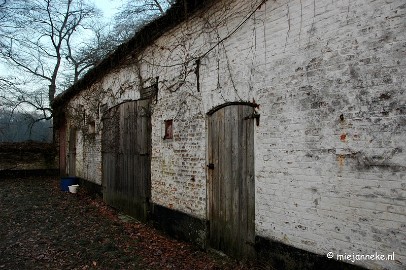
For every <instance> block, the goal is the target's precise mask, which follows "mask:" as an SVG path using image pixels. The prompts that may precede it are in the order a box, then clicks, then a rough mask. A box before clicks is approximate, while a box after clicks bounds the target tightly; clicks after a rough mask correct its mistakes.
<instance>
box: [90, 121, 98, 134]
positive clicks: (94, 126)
mask: <svg viewBox="0 0 406 270" xmlns="http://www.w3.org/2000/svg"><path fill="white" fill-rule="evenodd" d="M95 133H96V123H95V122H94V121H91V122H90V123H89V134H95Z"/></svg>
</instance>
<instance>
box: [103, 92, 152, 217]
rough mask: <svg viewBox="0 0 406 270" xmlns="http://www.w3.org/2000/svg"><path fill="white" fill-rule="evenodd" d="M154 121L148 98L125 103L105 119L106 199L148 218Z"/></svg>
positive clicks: (110, 112)
mask: <svg viewBox="0 0 406 270" xmlns="http://www.w3.org/2000/svg"><path fill="white" fill-rule="evenodd" d="M150 149H151V124H150V112H149V100H139V101H131V102H126V103H123V104H121V105H119V106H117V107H115V108H113V109H111V110H110V111H109V112H108V113H107V117H105V118H104V120H103V139H102V152H103V154H102V157H103V185H104V199H105V201H106V202H107V203H108V204H110V205H112V206H113V207H116V208H118V209H120V210H122V211H124V212H126V213H128V214H130V215H132V216H134V217H137V218H138V219H141V220H145V219H146V217H147V211H148V201H149V197H150V194H151V187H150V178H151V177H150V175H151V172H150V170H151V168H150V167H151V162H150V151H151V150H150Z"/></svg>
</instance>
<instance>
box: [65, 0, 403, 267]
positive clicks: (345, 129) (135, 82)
mask: <svg viewBox="0 0 406 270" xmlns="http://www.w3.org/2000/svg"><path fill="white" fill-rule="evenodd" d="M260 2H262V1H219V2H216V3H214V4H212V6H211V8H210V10H209V11H206V10H204V11H203V12H201V13H199V14H197V15H196V16H195V17H194V18H193V19H191V20H189V21H187V22H185V23H183V24H182V25H180V26H179V27H177V28H175V29H173V30H171V31H169V32H168V33H166V34H165V35H163V36H162V37H161V38H159V39H158V40H156V41H155V42H154V43H153V44H152V45H151V46H150V47H149V48H147V49H146V50H145V51H144V52H142V53H141V54H140V55H138V56H137V57H136V58H132V59H128V63H129V65H127V66H126V67H124V68H121V69H120V70H116V71H114V72H112V73H110V74H109V75H108V76H106V77H105V78H104V79H103V80H102V81H101V82H100V84H98V85H97V86H94V87H93V89H91V91H90V90H88V91H85V93H87V94H83V95H82V97H77V98H75V99H74V100H73V101H72V102H71V105H72V108H73V107H75V106H76V105H75V104H79V103H81V104H84V105H85V110H86V108H87V111H89V115H93V117H94V119H95V120H96V127H97V128H96V130H97V133H96V136H95V138H96V139H95V141H94V142H93V143H92V144H89V146H87V145H86V144H82V145H83V146H85V147H84V148H83V151H84V152H85V153H84V154H83V155H82V157H83V160H85V162H87V164H88V166H86V165H83V166H82V167H81V170H82V173H83V175H84V177H90V175H92V177H94V178H93V179H94V180H93V181H95V182H98V181H100V168H101V165H100V157H101V155H100V152H99V151H100V139H97V138H100V130H101V127H99V124H100V117H101V116H100V114H98V110H95V109H94V108H95V107H97V108H99V106H100V105H103V104H107V107H111V106H113V105H114V104H118V103H120V102H121V101H123V100H126V99H138V98H139V96H140V95H139V89H140V88H141V87H147V86H149V85H151V84H152V83H153V82H154V81H155V80H156V77H158V76H159V79H158V82H159V83H158V85H159V93H158V97H157V100H156V101H154V102H153V112H152V175H151V182H152V201H153V202H154V203H156V204H159V205H162V206H165V207H168V208H172V209H175V210H179V211H181V212H184V213H187V214H190V215H193V216H196V217H199V218H205V217H206V167H205V166H206V133H207V130H206V122H205V121H206V113H207V112H208V111H209V110H210V109H212V108H213V107H215V106H217V105H219V104H223V103H225V102H229V101H254V100H255V102H256V103H258V104H260V106H259V110H258V112H259V113H260V114H261V118H260V125H259V126H258V127H255V169H256V175H255V177H256V182H255V186H256V194H255V197H256V198H255V201H256V221H255V222H256V233H257V235H259V236H262V237H265V238H269V239H273V240H277V241H281V242H283V243H286V244H288V245H292V246H294V247H297V248H300V249H304V250H307V251H311V252H314V253H317V254H320V255H322V256H325V254H326V253H327V252H329V251H331V252H334V253H340V254H344V253H346V254H352V253H355V254H370V253H375V252H378V253H382V254H386V253H388V254H390V253H392V252H394V253H395V259H396V260H397V262H394V261H356V262H355V263H356V264H359V265H363V266H366V267H370V268H383V267H387V268H391V269H401V268H403V267H404V266H405V265H406V256H405V254H406V243H405V239H406V234H405V232H406V213H405V212H406V210H405V208H406V205H405V201H406V200H405V199H406V185H405V182H406V181H405V179H406V177H405V168H406V164H405V160H406V156H405V150H404V149H405V146H406V145H405V144H406V139H405V126H406V125H405V124H406V120H405V119H406V116H405V112H406V105H405V101H406V98H405V92H404V91H405V79H404V77H405V65H406V60H405V59H406V57H405V56H406V48H405V44H406V31H405V30H406V26H405V11H406V6H405V4H404V1H400V0H399V1H370V2H365V1H360V0H357V1H330V0H329V1H327V0H321V1H309V0H301V1H300V0H297V1H273V0H269V1H266V2H265V3H264V4H262V5H259V4H260ZM196 59H200V65H199V77H197V76H196V73H195V72H196V70H197V69H196V67H197V64H196ZM198 79H199V81H197V80H198ZM86 95H87V96H91V97H93V100H94V101H97V102H98V105H97V106H96V105H94V104H93V105H89V104H90V103H89V102H88V101H87V100H88V97H86V98H84V96H86ZM86 104H87V105H86ZM169 119H172V120H173V126H174V138H173V139H171V140H165V139H164V138H163V136H164V131H163V130H164V120H169ZM89 157H93V158H92V159H89ZM94 172H95V173H94Z"/></svg>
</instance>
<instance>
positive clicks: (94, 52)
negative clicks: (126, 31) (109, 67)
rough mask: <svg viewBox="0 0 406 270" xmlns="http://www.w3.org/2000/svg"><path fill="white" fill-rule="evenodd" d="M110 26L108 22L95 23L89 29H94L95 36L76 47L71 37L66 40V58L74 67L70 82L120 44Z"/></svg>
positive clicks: (74, 81) (74, 80) (73, 81)
mask: <svg viewBox="0 0 406 270" xmlns="http://www.w3.org/2000/svg"><path fill="white" fill-rule="evenodd" d="M108 28H109V25H106V24H96V25H94V26H93V27H92V28H91V29H88V31H92V33H93V38H92V39H89V40H86V41H84V42H83V43H82V44H81V46H76V47H75V48H73V46H72V42H71V41H70V38H68V39H67V40H66V47H67V54H66V59H67V60H68V62H69V63H70V65H71V66H72V68H73V77H69V79H70V81H69V82H68V84H72V83H76V82H77V81H78V79H79V78H80V76H81V75H82V74H83V73H85V71H87V70H88V69H89V68H91V67H93V66H95V65H97V64H98V63H99V62H100V61H101V60H103V59H104V58H105V57H106V56H107V55H108V54H109V53H111V52H112V51H113V50H114V49H115V48H116V47H117V45H119V43H118V40H117V39H116V38H115V37H114V35H113V34H112V33H110V31H109V29H108Z"/></svg>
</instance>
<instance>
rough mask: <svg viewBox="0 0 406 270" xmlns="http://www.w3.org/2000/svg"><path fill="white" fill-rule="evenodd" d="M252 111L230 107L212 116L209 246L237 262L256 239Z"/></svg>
mask: <svg viewBox="0 0 406 270" xmlns="http://www.w3.org/2000/svg"><path fill="white" fill-rule="evenodd" d="M253 112H254V110H253V107H251V106H248V105H230V106H226V107H223V108H221V109H219V110H217V111H215V112H214V113H213V114H211V115H210V116H209V120H208V131H209V135H208V136H209V138H208V139H209V149H208V151H209V152H208V161H209V164H208V176H209V194H208V196H209V221H210V232H209V233H210V235H209V244H210V246H211V247H212V248H215V249H218V250H220V251H223V252H225V253H226V254H228V255H231V256H233V257H237V258H247V257H250V256H252V254H253V244H254V238H255V190H254V184H255V183H254V137H253V135H254V120H253V119H252V117H251V116H252V115H253Z"/></svg>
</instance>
